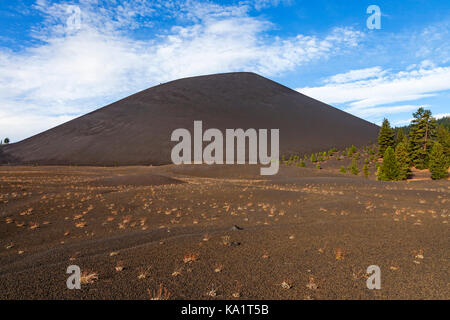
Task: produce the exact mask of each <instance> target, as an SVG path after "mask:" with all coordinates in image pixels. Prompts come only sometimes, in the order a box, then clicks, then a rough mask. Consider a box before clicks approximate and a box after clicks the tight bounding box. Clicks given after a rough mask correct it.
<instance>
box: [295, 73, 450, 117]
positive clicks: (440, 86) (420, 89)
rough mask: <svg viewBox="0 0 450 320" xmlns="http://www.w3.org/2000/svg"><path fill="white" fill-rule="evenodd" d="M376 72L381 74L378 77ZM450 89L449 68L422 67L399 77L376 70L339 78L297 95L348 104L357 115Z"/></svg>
mask: <svg viewBox="0 0 450 320" xmlns="http://www.w3.org/2000/svg"><path fill="white" fill-rule="evenodd" d="M374 71H375V72H376V71H379V74H378V75H376V74H375V73H374ZM355 75H357V76H355ZM361 78H364V79H363V80H360V79H361ZM369 78H370V79H369ZM449 89H450V67H433V68H423V67H419V68H416V69H413V70H410V71H401V72H397V73H392V72H389V71H387V70H382V69H381V68H380V67H374V68H369V69H363V70H354V71H351V72H350V73H346V74H338V75H335V76H333V77H331V78H329V79H327V80H326V84H325V85H323V86H319V87H306V88H299V89H298V91H299V92H301V93H304V94H306V95H309V96H311V97H314V98H316V99H319V100H322V101H325V102H328V103H346V104H348V105H349V106H350V107H349V108H348V109H347V111H349V112H355V111H358V110H362V109H364V108H368V107H375V106H380V105H385V104H391V103H396V102H401V101H414V100H418V99H421V98H424V97H430V96H433V95H435V94H436V93H438V92H439V91H443V90H449Z"/></svg>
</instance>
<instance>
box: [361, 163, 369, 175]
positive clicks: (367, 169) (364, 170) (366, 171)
mask: <svg viewBox="0 0 450 320" xmlns="http://www.w3.org/2000/svg"><path fill="white" fill-rule="evenodd" d="M362 170H363V174H364V177H366V178H368V177H369V166H368V165H367V163H366V164H364V166H363V168H362Z"/></svg>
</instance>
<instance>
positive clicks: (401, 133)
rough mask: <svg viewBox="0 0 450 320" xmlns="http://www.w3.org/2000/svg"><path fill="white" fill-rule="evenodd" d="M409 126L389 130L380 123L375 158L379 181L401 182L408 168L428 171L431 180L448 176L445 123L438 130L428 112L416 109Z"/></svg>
mask: <svg viewBox="0 0 450 320" xmlns="http://www.w3.org/2000/svg"><path fill="white" fill-rule="evenodd" d="M413 117H414V118H413V120H412V121H411V124H410V125H409V126H408V127H406V128H407V129H408V130H405V129H404V128H405V127H403V128H397V129H393V128H391V126H390V124H389V121H388V120H387V119H384V120H383V124H382V125H381V128H380V133H379V136H378V154H379V156H380V157H382V158H383V163H382V165H381V166H379V167H378V169H377V176H378V179H379V180H404V179H407V178H408V177H409V175H410V173H411V167H412V166H414V167H415V168H417V169H429V170H430V172H431V178H432V179H444V178H447V176H448V167H449V165H450V129H449V128H448V127H446V123H447V122H445V121H442V122H441V124H440V125H439V126H438V122H437V121H436V119H434V118H433V117H432V113H431V111H430V110H425V109H424V108H419V109H418V110H417V111H416V112H415V113H413Z"/></svg>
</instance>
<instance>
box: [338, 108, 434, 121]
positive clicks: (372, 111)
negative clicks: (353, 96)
mask: <svg viewBox="0 0 450 320" xmlns="http://www.w3.org/2000/svg"><path fill="white" fill-rule="evenodd" d="M420 107H424V108H425V107H428V106H425V105H401V106H385V107H373V108H364V109H355V110H351V109H346V110H345V111H347V112H350V113H352V114H353V115H355V116H358V117H361V118H364V119H367V118H370V117H374V116H383V117H389V116H390V115H392V114H396V113H403V112H409V111H415V110H417V109H418V108H420Z"/></svg>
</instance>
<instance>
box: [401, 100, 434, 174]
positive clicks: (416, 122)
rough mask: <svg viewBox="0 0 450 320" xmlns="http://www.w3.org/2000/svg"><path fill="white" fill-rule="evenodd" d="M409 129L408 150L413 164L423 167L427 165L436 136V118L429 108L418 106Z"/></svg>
mask: <svg viewBox="0 0 450 320" xmlns="http://www.w3.org/2000/svg"><path fill="white" fill-rule="evenodd" d="M413 116H414V119H413V120H412V122H411V128H410V131H409V143H408V152H409V157H410V158H411V161H412V162H413V164H414V166H415V167H416V168H419V169H424V168H426V167H427V166H428V158H429V153H430V151H431V147H432V144H433V140H434V139H435V138H436V120H435V119H434V118H433V117H432V116H431V111H430V110H425V109H424V108H419V109H418V110H417V112H415V113H413Z"/></svg>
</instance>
